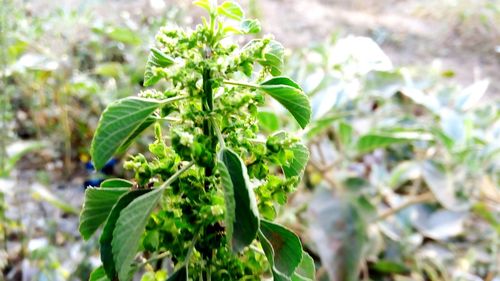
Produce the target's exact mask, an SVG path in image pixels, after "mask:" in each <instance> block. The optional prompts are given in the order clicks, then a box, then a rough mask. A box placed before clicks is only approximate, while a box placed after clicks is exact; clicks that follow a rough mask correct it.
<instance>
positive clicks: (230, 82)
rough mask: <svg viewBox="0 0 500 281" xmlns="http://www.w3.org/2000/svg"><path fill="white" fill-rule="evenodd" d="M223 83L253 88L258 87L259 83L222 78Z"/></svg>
mask: <svg viewBox="0 0 500 281" xmlns="http://www.w3.org/2000/svg"><path fill="white" fill-rule="evenodd" d="M224 83H225V84H228V85H234V86H242V87H249V88H255V89H258V88H260V85H257V84H252V83H244V82H238V81H232V80H224Z"/></svg>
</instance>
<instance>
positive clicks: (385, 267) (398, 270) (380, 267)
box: [370, 260, 409, 274]
mask: <svg viewBox="0 0 500 281" xmlns="http://www.w3.org/2000/svg"><path fill="white" fill-rule="evenodd" d="M370 269H373V270H375V271H377V272H380V273H384V274H408V273H409V270H408V268H407V267H406V266H405V265H404V264H402V263H397V262H393V261H389V260H379V261H377V262H376V263H375V264H374V265H372V266H370Z"/></svg>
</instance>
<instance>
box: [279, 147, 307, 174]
mask: <svg viewBox="0 0 500 281" xmlns="http://www.w3.org/2000/svg"><path fill="white" fill-rule="evenodd" d="M290 150H291V151H293V159H291V160H290V161H289V163H287V165H283V167H282V168H283V172H284V173H285V176H286V177H287V178H290V177H294V176H301V175H302V173H303V172H304V169H305V168H306V165H307V161H309V150H308V149H307V147H306V146H305V145H303V144H302V143H297V144H294V145H293V146H292V147H291V148H290Z"/></svg>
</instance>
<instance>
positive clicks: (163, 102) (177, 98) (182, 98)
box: [161, 96, 190, 104]
mask: <svg viewBox="0 0 500 281" xmlns="http://www.w3.org/2000/svg"><path fill="white" fill-rule="evenodd" d="M188 98H190V96H179V97H173V98H168V99H165V100H162V101H161V103H162V104H167V103H171V102H174V101H179V100H185V99H188Z"/></svg>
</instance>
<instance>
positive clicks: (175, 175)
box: [159, 162, 194, 188]
mask: <svg viewBox="0 0 500 281" xmlns="http://www.w3.org/2000/svg"><path fill="white" fill-rule="evenodd" d="M193 165H194V162H189V164H187V165H186V166H184V167H182V168H181V169H180V170H178V171H177V172H176V173H175V174H174V175H173V176H171V177H170V178H168V180H167V181H166V182H164V183H163V184H162V185H161V186H160V187H159V188H166V187H167V186H169V185H171V184H172V183H173V182H174V181H175V180H177V178H178V177H180V176H181V175H182V173H184V172H185V171H187V170H189V168H191V166H193Z"/></svg>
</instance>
